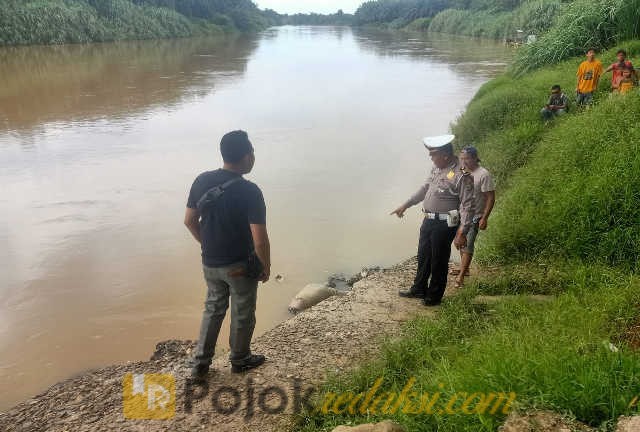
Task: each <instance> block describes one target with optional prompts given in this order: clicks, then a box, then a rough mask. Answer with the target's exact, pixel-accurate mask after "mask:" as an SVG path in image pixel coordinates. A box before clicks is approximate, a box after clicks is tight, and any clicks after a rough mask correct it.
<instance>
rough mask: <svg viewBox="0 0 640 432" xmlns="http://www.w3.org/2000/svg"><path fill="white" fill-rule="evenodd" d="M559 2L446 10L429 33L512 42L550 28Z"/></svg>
mask: <svg viewBox="0 0 640 432" xmlns="http://www.w3.org/2000/svg"><path fill="white" fill-rule="evenodd" d="M561 5H562V4H561V2H560V0H532V1H527V2H524V3H522V4H521V5H519V6H518V7H516V8H515V9H513V10H504V9H494V8H490V9H446V10H444V11H442V12H440V13H439V14H438V15H436V16H435V17H434V18H433V21H432V23H431V26H430V27H429V30H430V31H434V32H441V33H451V34H461V35H465V36H474V37H485V38H491V39H514V38H516V35H517V33H516V32H517V30H522V32H523V33H522V35H523V36H524V35H528V34H540V33H543V32H545V31H546V30H548V29H549V27H550V26H551V25H552V24H553V22H554V20H555V17H556V14H557V13H558V12H559V10H560V8H561Z"/></svg>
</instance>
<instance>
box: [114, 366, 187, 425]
mask: <svg viewBox="0 0 640 432" xmlns="http://www.w3.org/2000/svg"><path fill="white" fill-rule="evenodd" d="M122 407H123V413H124V417H125V418H128V419H154V420H166V419H170V418H172V417H173V416H175V414H176V380H175V378H174V377H173V375H171V374H155V373H154V374H131V373H129V374H126V375H125V376H124V378H123V379H122Z"/></svg>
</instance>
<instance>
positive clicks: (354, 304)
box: [0, 259, 640, 432]
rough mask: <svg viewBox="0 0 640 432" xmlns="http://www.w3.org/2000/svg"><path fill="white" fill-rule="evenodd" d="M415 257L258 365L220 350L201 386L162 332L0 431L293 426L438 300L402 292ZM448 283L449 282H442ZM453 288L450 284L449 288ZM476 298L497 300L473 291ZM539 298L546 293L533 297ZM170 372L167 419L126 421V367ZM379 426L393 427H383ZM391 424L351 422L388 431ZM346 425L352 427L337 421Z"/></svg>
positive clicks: (376, 275) (35, 401)
mask: <svg viewBox="0 0 640 432" xmlns="http://www.w3.org/2000/svg"><path fill="white" fill-rule="evenodd" d="M415 265H416V263H415V259H411V260H408V261H406V262H405V263H402V264H400V265H398V266H396V267H393V268H390V269H385V270H380V271H373V272H367V275H366V277H364V278H363V279H362V280H360V281H359V282H357V283H355V285H354V286H353V288H352V289H351V291H349V292H348V293H347V294H346V295H343V296H336V297H331V298H329V299H327V300H325V301H323V302H321V303H319V304H318V305H316V306H314V307H313V308H311V309H308V310H306V311H304V312H301V313H299V314H298V315H296V316H294V317H292V318H291V319H289V320H288V321H285V322H284V323H282V324H280V325H278V326H277V327H275V328H274V329H272V330H270V331H268V332H267V333H265V334H263V335H262V336H260V337H258V338H256V340H255V341H254V344H253V349H254V352H257V353H262V354H265V355H266V356H267V359H268V360H267V363H265V365H264V366H262V367H260V368H258V369H256V370H253V371H250V372H248V373H246V374H243V375H236V374H232V373H231V370H230V367H229V365H228V362H227V361H226V359H225V358H217V359H215V360H214V363H213V369H214V371H213V372H212V373H211V376H210V378H209V384H208V386H204V385H197V384H195V383H193V382H191V381H190V379H189V378H188V377H189V365H188V361H189V358H190V355H191V351H192V350H193V348H194V345H195V343H194V342H192V341H166V342H161V343H159V344H158V345H157V347H156V352H155V353H154V354H153V356H152V357H151V359H150V360H149V361H146V362H136V363H128V364H126V365H116V366H111V367H107V368H103V369H98V370H95V371H92V372H88V373H85V374H82V375H80V376H77V377H74V378H71V379H68V380H66V381H64V382H61V383H58V384H56V385H54V386H52V387H51V388H49V389H48V390H47V391H45V392H44V393H42V394H40V395H38V396H36V397H34V398H32V399H30V400H27V401H26V402H23V403H21V404H20V405H18V406H16V407H14V408H13V409H11V410H9V411H7V412H5V413H0V431H7V432H9V431H19V432H29V431H56V432H63V431H144V432H150V431H195V430H207V431H216V432H224V431H234V432H241V431H260V432H271V431H273V432H276V431H277V432H282V431H286V430H289V429H290V426H291V422H292V419H293V416H292V414H293V413H294V412H295V411H296V409H297V408H296V407H297V406H299V405H300V401H303V400H304V399H305V397H306V396H307V394H308V392H309V391H311V390H313V388H314V386H316V385H318V384H319V383H321V382H322V381H323V380H324V379H325V377H326V376H327V374H330V373H333V372H340V371H343V370H346V369H349V368H352V367H354V366H356V365H357V364H358V361H359V360H362V359H366V358H368V357H370V356H373V355H375V354H376V351H377V350H378V349H379V347H380V343H381V341H383V340H385V339H388V338H393V337H394V335H395V334H397V332H398V330H399V328H400V326H401V324H402V323H403V322H405V321H407V320H408V319H409V318H411V317H412V316H415V315H427V316H435V315H436V314H437V308H427V307H424V306H423V305H422V304H421V303H420V302H418V301H416V300H412V299H402V298H399V297H398V295H397V291H398V290H399V289H407V288H409V287H410V285H411V282H412V278H413V274H414V272H415ZM449 282H450V283H449V285H450V286H452V285H453V283H452V282H453V281H452V280H450V281H449ZM452 294H454V292H453V290H451V289H448V290H447V295H452ZM476 300H477V301H478V302H481V303H490V302H492V301H495V300H496V299H495V298H492V297H483V296H479V297H478V298H477V299H476ZM539 300H540V301H545V300H548V298H546V297H543V296H540V298H539ZM130 373H132V374H150V373H164V374H171V375H172V376H173V378H174V379H175V401H176V404H175V405H176V408H175V415H174V416H173V417H172V418H170V419H167V420H133V419H128V418H125V416H124V412H123V378H124V377H125V376H126V375H127V374H130ZM383 426H384V427H386V428H391V429H383ZM394 427H395V426H393V425H377V426H376V425H371V426H370V429H366V427H365V426H363V427H362V428H361V429H357V430H363V431H365V430H372V431H377V430H381V431H382V430H395V429H393V428H394ZM343 430H345V431H347V430H351V428H344V429H343ZM502 430H503V431H504V432H534V431H536V432H569V431H584V432H587V431H592V429H590V428H588V427H586V426H585V425H582V424H579V423H577V422H572V421H569V420H566V419H564V418H562V417H560V416H558V415H557V414H554V413H547V412H534V413H527V414H514V415H512V416H510V417H509V418H508V419H507V421H506V423H505V425H504V426H503V427H502ZM617 431H618V432H640V418H639V417H631V418H623V419H621V420H620V422H619V424H618V429H617Z"/></svg>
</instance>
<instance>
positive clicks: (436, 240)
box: [411, 218, 458, 301]
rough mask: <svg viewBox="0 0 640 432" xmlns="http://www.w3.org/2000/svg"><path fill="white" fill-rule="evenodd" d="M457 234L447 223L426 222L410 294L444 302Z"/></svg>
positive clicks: (419, 245) (425, 220)
mask: <svg viewBox="0 0 640 432" xmlns="http://www.w3.org/2000/svg"><path fill="white" fill-rule="evenodd" d="M457 230H458V228H457V227H451V228H450V227H448V226H447V222H446V221H441V220H435V219H427V218H425V219H424V221H423V222H422V226H421V227H420V240H419V241H418V271H417V273H416V279H415V281H414V282H413V287H411V292H413V293H415V294H418V295H420V296H422V295H423V294H424V297H425V298H426V299H429V300H434V301H438V300H440V299H441V298H442V296H443V295H444V291H445V289H446V288H447V273H448V272H449V258H450V256H451V242H453V239H454V238H455V236H456V231H457ZM429 278H431V279H429Z"/></svg>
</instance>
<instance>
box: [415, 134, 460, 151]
mask: <svg viewBox="0 0 640 432" xmlns="http://www.w3.org/2000/svg"><path fill="white" fill-rule="evenodd" d="M455 137H456V136H455V135H439V136H433V137H424V138H422V142H423V143H424V146H425V147H426V148H428V149H429V150H435V149H439V148H440V147H444V146H446V145H447V144H450V143H451V142H452V141H453V140H454V138H455Z"/></svg>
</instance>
